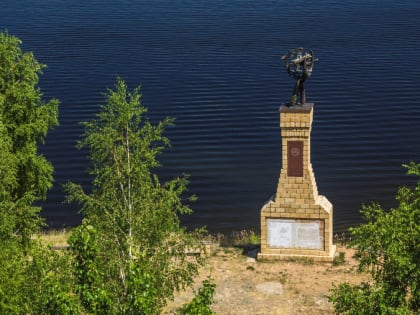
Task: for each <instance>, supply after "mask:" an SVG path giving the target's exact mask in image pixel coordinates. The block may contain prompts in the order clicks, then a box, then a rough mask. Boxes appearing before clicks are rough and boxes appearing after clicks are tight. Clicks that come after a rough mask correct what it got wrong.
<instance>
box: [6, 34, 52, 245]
mask: <svg viewBox="0 0 420 315" xmlns="http://www.w3.org/2000/svg"><path fill="white" fill-rule="evenodd" d="M20 46H21V41H20V40H19V39H18V38H17V37H14V36H11V35H9V34H8V33H7V32H0V137H1V144H0V146H1V148H0V149H1V153H0V155H1V156H0V157H1V159H0V172H1V173H0V177H1V178H2V182H1V183H0V203H1V209H0V210H1V222H0V224H1V227H0V233H1V234H0V237H2V238H5V237H6V238H7V237H10V236H11V235H15V236H18V237H20V238H21V240H22V241H24V242H27V241H28V239H29V238H30V236H31V235H32V233H33V232H34V231H36V230H37V229H38V228H39V227H40V225H41V222H42V220H41V218H40V216H39V215H38V213H39V211H40V208H39V207H36V206H34V202H36V201H39V200H43V199H44V198H45V197H46V193H47V190H48V189H49V188H51V186H52V181H53V178H52V173H53V167H52V165H51V164H50V163H49V162H48V161H47V160H46V158H45V157H44V156H42V155H41V154H39V153H38V145H39V144H41V143H43V142H44V140H45V137H46V135H47V133H48V131H49V130H50V129H51V128H53V127H54V126H56V125H58V118H57V117H58V101H57V100H55V99H53V100H50V101H48V102H44V101H43V100H42V93H41V90H40V89H39V87H38V76H39V74H41V73H42V69H43V68H44V67H45V65H43V64H41V63H39V62H38V61H37V60H36V59H35V57H34V55H33V54H32V53H31V52H23V51H22V50H21V47H20Z"/></svg>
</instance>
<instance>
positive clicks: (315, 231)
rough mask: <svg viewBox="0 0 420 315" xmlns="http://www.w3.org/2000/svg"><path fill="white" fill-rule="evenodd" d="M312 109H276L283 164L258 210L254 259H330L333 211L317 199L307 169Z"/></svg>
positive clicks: (322, 198)
mask: <svg viewBox="0 0 420 315" xmlns="http://www.w3.org/2000/svg"><path fill="white" fill-rule="evenodd" d="M313 110H314V104H313V103H307V104H305V105H304V106H293V107H287V106H285V105H282V106H281V107H280V128H281V138H282V159H283V160H282V161H283V163H282V164H283V165H282V168H281V173H280V178H279V183H278V186H277V192H276V194H275V195H274V196H273V197H272V198H271V199H270V200H268V201H267V202H266V203H265V204H264V206H263V207H262V209H261V252H260V253H258V259H290V258H309V259H313V260H314V261H325V262H330V261H332V260H333V258H334V255H335V245H333V243H332V237H333V227H332V224H333V206H332V204H331V203H330V202H329V201H328V199H327V198H326V197H325V196H322V195H318V189H317V186H316V182H315V176H314V172H313V170H312V164H311V127H312V120H313Z"/></svg>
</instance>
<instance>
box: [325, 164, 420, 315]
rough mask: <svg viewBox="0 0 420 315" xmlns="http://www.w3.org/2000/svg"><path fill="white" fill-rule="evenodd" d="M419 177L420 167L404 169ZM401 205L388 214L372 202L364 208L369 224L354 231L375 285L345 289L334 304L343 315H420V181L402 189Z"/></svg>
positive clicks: (338, 290) (361, 257)
mask: <svg viewBox="0 0 420 315" xmlns="http://www.w3.org/2000/svg"><path fill="white" fill-rule="evenodd" d="M405 167H406V168H407V169H408V174H411V175H417V176H420V165H418V164H415V163H413V162H412V163H410V164H409V165H405ZM396 199H397V201H398V206H397V207H396V208H395V209H390V210H389V211H384V210H383V209H382V208H381V206H380V205H378V204H377V203H373V204H372V205H370V206H363V208H362V210H361V213H362V215H363V216H364V218H365V219H366V221H367V222H366V223H364V224H362V225H360V226H359V227H356V228H351V229H350V232H351V234H352V237H353V238H354V240H353V241H352V242H351V246H353V247H356V249H357V251H356V258H357V259H358V260H359V270H360V271H368V272H370V274H371V276H372V281H371V282H369V283H368V282H366V283H362V284H361V285H350V284H348V283H343V284H340V285H339V286H336V287H334V288H333V289H332V294H331V296H330V300H331V301H332V302H333V303H334V307H335V310H336V312H337V313H338V314H419V312H420V290H419V286H420V181H419V182H418V183H417V185H416V187H415V188H414V189H410V188H407V187H401V188H400V189H399V190H398V194H397V197H396Z"/></svg>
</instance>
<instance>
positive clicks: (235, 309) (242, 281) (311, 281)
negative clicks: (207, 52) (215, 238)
mask: <svg viewBox="0 0 420 315" xmlns="http://www.w3.org/2000/svg"><path fill="white" fill-rule="evenodd" d="M257 251H258V249H255V248H251V249H243V248H238V247H222V246H212V250H211V253H210V256H209V258H208V262H207V264H206V266H204V267H203V268H202V269H201V272H200V276H199V278H198V279H197V283H196V286H195V287H196V289H197V288H198V287H199V285H200V284H201V281H202V280H204V279H206V278H207V277H208V276H210V277H211V278H212V279H214V281H215V283H216V295H215V303H214V304H213V305H212V309H213V311H214V312H216V313H217V314H219V315H223V314H232V315H241V314H252V315H258V314H261V315H263V314H264V315H268V314H270V315H271V314H279V315H281V314H315V315H316V314H334V311H333V306H332V304H331V303H330V302H329V301H328V298H327V297H326V295H328V294H329V290H330V289H331V288H332V285H333V284H338V283H341V282H345V281H347V282H350V283H360V282H361V281H363V280H367V275H363V274H359V273H357V263H356V261H355V260H354V259H353V258H352V257H353V254H354V251H353V250H351V249H347V248H344V247H339V246H338V247H337V255H338V253H339V252H343V253H344V255H345V261H344V263H343V264H340V265H337V266H333V265H332V264H331V263H314V262H313V261H311V260H300V261H277V262H258V261H256V260H255V256H256V253H257ZM192 297H193V293H192V291H191V290H189V291H186V292H181V293H179V294H178V295H177V296H176V297H175V300H174V301H173V302H170V304H169V305H168V306H167V307H166V308H165V311H164V314H176V308H177V307H179V306H181V305H182V304H184V303H187V302H188V301H190V300H191V298H192Z"/></svg>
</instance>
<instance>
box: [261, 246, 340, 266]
mask: <svg viewBox="0 0 420 315" xmlns="http://www.w3.org/2000/svg"><path fill="white" fill-rule="evenodd" d="M297 251H301V253H302V254H297ZM293 252H294V253H293V254H266V253H264V254H263V253H258V254H257V260H258V261H276V260H286V261H287V260H289V261H291V260H293V261H294V260H302V261H307V260H310V261H314V262H325V263H332V262H333V260H334V257H335V253H336V246H335V245H332V246H331V248H330V252H329V253H328V255H314V254H305V250H304V249H302V250H298V249H293Z"/></svg>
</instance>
